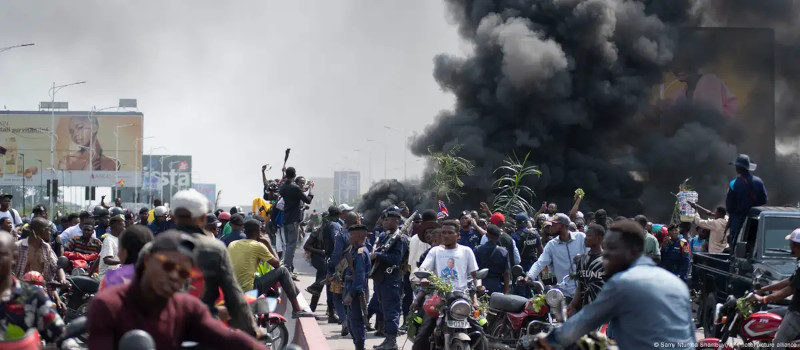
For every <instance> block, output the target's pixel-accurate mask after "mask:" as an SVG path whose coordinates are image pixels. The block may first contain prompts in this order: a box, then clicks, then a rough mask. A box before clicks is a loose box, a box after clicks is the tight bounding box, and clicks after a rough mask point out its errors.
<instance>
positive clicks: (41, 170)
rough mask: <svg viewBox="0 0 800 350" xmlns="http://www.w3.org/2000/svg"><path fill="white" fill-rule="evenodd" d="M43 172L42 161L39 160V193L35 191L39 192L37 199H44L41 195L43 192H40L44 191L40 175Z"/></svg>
mask: <svg viewBox="0 0 800 350" xmlns="http://www.w3.org/2000/svg"><path fill="white" fill-rule="evenodd" d="M43 171H44V169H42V160H41V159H39V191H36V192H39V199H44V196H43V195H42V193H44V192H41V191H42V190H43V189H44V176H43V175H44V174H42V172H43ZM34 186H36V185H34Z"/></svg>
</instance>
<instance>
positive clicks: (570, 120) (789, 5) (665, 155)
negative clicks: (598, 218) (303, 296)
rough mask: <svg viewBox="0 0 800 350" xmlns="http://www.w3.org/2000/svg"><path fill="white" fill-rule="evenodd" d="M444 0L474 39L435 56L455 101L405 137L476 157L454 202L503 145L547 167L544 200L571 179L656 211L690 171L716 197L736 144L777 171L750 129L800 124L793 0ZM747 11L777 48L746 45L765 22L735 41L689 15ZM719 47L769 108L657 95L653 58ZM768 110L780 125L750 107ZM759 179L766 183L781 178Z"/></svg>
mask: <svg viewBox="0 0 800 350" xmlns="http://www.w3.org/2000/svg"><path fill="white" fill-rule="evenodd" d="M446 2H447V4H448V8H449V16H450V17H451V18H452V19H453V20H454V22H455V23H456V25H457V26H458V32H459V34H460V36H461V37H462V39H463V40H465V41H467V42H469V43H470V44H472V53H471V54H469V55H467V57H457V56H453V55H447V54H442V55H439V56H437V57H436V58H435V61H434V62H435V69H434V74H433V75H434V78H435V80H436V81H437V82H438V84H439V85H440V86H441V88H442V89H444V90H446V91H448V92H451V93H453V94H454V95H455V97H456V103H455V107H454V108H453V109H452V110H449V111H444V112H442V113H440V114H439V115H438V116H437V117H436V118H435V120H434V122H433V124H432V125H429V126H428V127H426V128H425V130H424V132H423V133H422V134H421V135H419V136H417V137H416V139H415V142H414V143H413V144H412V146H411V149H412V151H413V152H414V153H415V154H417V155H420V156H424V155H426V154H427V152H428V149H431V150H433V151H447V150H449V149H451V148H452V147H453V146H454V145H456V144H460V145H462V149H461V151H460V153H459V156H462V157H465V158H467V159H470V160H472V161H474V162H475V165H476V168H475V174H474V175H473V176H470V177H466V178H465V179H463V180H464V184H465V187H464V188H463V191H464V192H465V194H464V196H462V197H461V198H460V199H459V201H458V203H450V209H451V212H454V209H455V210H459V209H462V208H474V207H475V206H476V205H477V203H478V202H480V201H489V200H491V197H492V195H493V194H492V192H491V190H492V182H493V180H494V175H493V170H494V169H495V168H496V167H497V166H498V165H500V164H501V162H502V160H503V159H504V158H505V156H506V155H508V154H512V153H516V154H517V155H524V154H526V153H528V152H530V153H531V157H530V159H531V160H532V161H533V162H534V163H536V164H538V165H539V167H540V170H541V171H542V173H543V174H542V176H541V178H539V179H533V178H532V179H529V180H528V183H527V185H529V186H531V187H533V188H534V189H535V190H536V194H537V203H538V201H541V200H546V201H549V202H553V201H554V202H556V203H557V204H558V205H559V207H560V209H561V210H562V211H566V210H568V207H569V206H570V205H571V201H572V193H573V191H574V190H575V189H576V188H579V187H580V188H583V189H584V190H585V192H586V193H587V197H586V200H585V202H584V203H583V205H584V207H583V208H582V209H584V210H587V209H592V210H594V209H597V208H605V209H607V210H608V211H609V213H610V214H611V215H627V216H632V215H635V214H639V213H642V212H644V213H646V214H648V215H649V216H654V217H655V218H657V219H664V220H666V219H668V217H669V214H670V213H671V212H672V210H673V208H674V197H672V195H671V194H670V192H676V191H677V186H678V184H680V183H681V182H682V181H683V179H685V178H687V177H691V178H692V180H691V182H690V184H691V185H692V186H693V187H694V188H695V189H696V190H697V191H698V192H700V193H701V202H703V203H707V205H716V204H720V203H722V202H723V200H724V195H725V191H726V184H727V181H728V180H729V179H730V178H732V177H733V176H734V172H733V169H732V167H730V166H729V165H728V162H729V161H731V160H732V159H733V158H734V157H735V155H736V154H737V153H749V154H751V155H756V157H755V160H757V161H758V157H761V158H763V159H762V160H763V162H762V165H764V166H763V167H761V168H760V169H759V171H761V173H760V175H762V177H765V179H770V180H773V179H772V177H774V176H777V174H779V173H781V171H780V169H777V170H776V168H775V164H776V162H774V161H773V160H772V159H770V158H771V157H772V158H774V156H771V155H770V154H774V147H772V142H773V141H772V140H763V139H758V138H756V137H754V136H753V135H755V134H759V132H761V134H762V135H763V132H767V133H769V132H773V133H775V134H776V135H777V138H778V140H781V139H782V138H787V139H788V138H790V137H792V136H794V135H797V131H800V130H796V129H798V128H800V122H798V121H797V118H795V115H794V114H793V112H794V111H795V110H796V109H797V107H796V106H795V105H794V104H791V103H789V102H790V101H791V100H793V99H794V97H795V96H796V95H797V94H796V92H797V91H800V90H797V89H796V87H797V86H798V85H800V83H798V81H800V79H797V77H798V75H799V74H798V73H800V68H797V66H796V65H792V64H787V63H791V62H792V61H791V60H789V57H790V54H791V53H797V52H798V51H800V50H798V49H797V45H795V43H796V42H798V40H796V39H797V38H799V37H800V30H796V29H797V28H796V27H797V26H798V25H797V23H798V21H797V20H796V17H797V16H796V13H797V9H796V7H795V6H794V4H793V2H791V1H778V2H777V3H778V4H767V3H773V2H761V1H758V2H756V1H694V2H689V1H686V0H677V1H670V0H660V1H645V2H640V1H623V0H588V1H577V0H573V1H544V0H541V1H539V0H516V1H508V0H494V1H492V0H447V1H446ZM736 4H740V5H741V7H738V5H736ZM743 25H744V26H753V27H759V28H766V29H773V30H775V37H776V40H777V44H776V48H775V50H774V52H772V50H762V51H764V52H760V53H759V52H758V50H755V51H754V50H753V48H754V47H759V46H758V45H759V44H760V42H759V39H758V38H759V35H761V34H764V33H763V32H758V33H751V32H743V33H742V37H740V38H738V40H737V42H735V43H734V42H731V41H727V42H726V41H722V42H720V40H718V37H717V36H715V35H717V33H716V32H715V31H713V30H709V31H701V32H699V33H698V32H697V31H692V30H686V29H685V27H687V26H709V27H710V26H713V27H735V26H743ZM770 33H771V32H770ZM751 34H753V35H755V36H754V37H748V36H747V35H751ZM770 35H771V34H770ZM732 46H733V47H734V48H733V49H731V47H732ZM723 49H724V50H723ZM725 50H727V51H725ZM720 52H724V53H725V54H727V55H730V56H732V57H736V58H737V60H735V65H738V66H736V67H733V69H734V70H735V71H736V72H739V73H740V77H741V78H742V79H746V80H747V81H749V82H751V83H752V84H753V85H754V86H756V88H755V89H754V92H753V93H751V94H750V95H749V97H750V100H751V101H752V100H759V99H760V100H761V101H764V100H767V101H769V100H770V99H771V96H773V94H772V92H773V91H775V94H774V95H776V96H778V104H777V112H774V111H773V106H772V104H771V103H767V104H766V105H764V104H761V105H757V104H755V103H749V104H744V103H743V104H742V105H739V106H738V108H739V109H738V112H737V114H736V115H738V116H740V117H741V118H739V119H738V121H737V119H736V118H732V117H731V116H730V115H725V113H724V112H723V111H721V110H720V109H714V108H708V106H704V105H702V104H699V103H698V104H688V103H680V102H677V103H667V102H668V101H666V100H664V101H658V100H656V101H654V100H653V91H654V87H656V86H658V85H659V84H661V83H663V77H664V75H663V72H665V71H669V70H671V69H675V67H677V65H678V64H679V63H680V64H682V66H681V67H685V65H687V64H694V65H697V66H701V65H702V64H703V63H704V62H705V61H704V60H709V61H710V60H716V59H719V57H716V56H715V55H719V54H720ZM773 55H774V56H773ZM795 57H796V56H795ZM773 58H774V61H775V62H776V65H777V66H776V69H775V71H776V72H777V75H779V77H774V79H773V76H772V74H771V73H770V72H769V71H768V72H766V73H764V71H763V70H757V69H753V68H752V67H755V66H759V67H765V64H764V63H765V62H767V61H765V60H769V61H768V62H767V63H768V64H767V65H766V67H771V66H770V65H769V64H771V63H772V62H773V61H772V60H773ZM687 62H688V63H687ZM781 75H782V76H781ZM776 80H777V86H778V87H777V90H776V88H775V86H776ZM773 113H774V114H775V115H776V116H775V120H776V123H777V125H778V126H779V127H777V128H776V130H777V132H774V131H771V130H769V129H770V128H773V127H774V125H772V124H770V123H765V122H759V120H760V119H759V118H758V116H759V115H760V114H762V115H770V116H771V115H773ZM761 120H769V119H761ZM765 128H766V129H765ZM756 131H758V132H756ZM765 143H766V145H767V146H766V147H765V146H764V145H765ZM797 146H800V145H797ZM797 146H796V147H797ZM765 149H766V151H765ZM777 164H781V162H777ZM423 183H424V181H423ZM767 185H768V188H769V189H770V191H771V192H772V193H775V192H776V191H781V190H782V187H785V186H782V182H778V181H775V180H773V183H768V184H767ZM384 193H385V192H384ZM374 195H375V194H373V193H370V194H368V195H367V196H365V198H366V197H370V198H372V197H371V196H374ZM371 201H372V202H376V201H377V199H372V200H371ZM773 203H774V202H773ZM534 206H535V207H538V205H536V204H535V203H534ZM510 214H513V213H510Z"/></svg>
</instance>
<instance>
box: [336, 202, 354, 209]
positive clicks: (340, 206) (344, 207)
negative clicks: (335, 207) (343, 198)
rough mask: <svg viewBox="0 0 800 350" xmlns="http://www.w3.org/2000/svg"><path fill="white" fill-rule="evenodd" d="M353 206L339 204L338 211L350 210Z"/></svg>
mask: <svg viewBox="0 0 800 350" xmlns="http://www.w3.org/2000/svg"><path fill="white" fill-rule="evenodd" d="M353 209H354V208H353V207H352V206H349V205H347V203H342V204H339V211H351V210H353Z"/></svg>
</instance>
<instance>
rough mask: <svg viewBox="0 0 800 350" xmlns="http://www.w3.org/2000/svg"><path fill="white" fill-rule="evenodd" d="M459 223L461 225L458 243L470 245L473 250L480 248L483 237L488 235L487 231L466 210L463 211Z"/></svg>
mask: <svg viewBox="0 0 800 350" xmlns="http://www.w3.org/2000/svg"><path fill="white" fill-rule="evenodd" d="M458 223H459V225H461V227H460V228H459V231H458V234H459V236H458V244H460V245H463V246H466V247H470V248H471V249H473V250H474V249H475V248H478V246H479V245H480V243H481V238H482V237H483V236H484V235H486V231H484V230H483V229H482V228H481V227H480V226H478V223H477V221H475V218H473V217H472V215H471V214H470V212H469V211H466V210H465V211H462V212H461V215H460V216H459V217H458Z"/></svg>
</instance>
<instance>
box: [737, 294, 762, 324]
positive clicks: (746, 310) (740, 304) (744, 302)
mask: <svg viewBox="0 0 800 350" xmlns="http://www.w3.org/2000/svg"><path fill="white" fill-rule="evenodd" d="M757 310H758V305H757V303H756V302H754V301H750V300H748V299H747V298H739V299H737V300H736V312H738V313H739V317H741V318H742V319H746V318H748V317H750V315H752V314H753V313H754V312H756V311H757Z"/></svg>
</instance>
